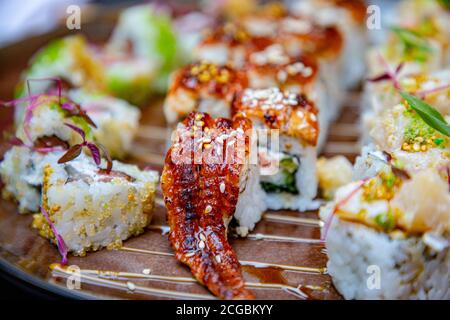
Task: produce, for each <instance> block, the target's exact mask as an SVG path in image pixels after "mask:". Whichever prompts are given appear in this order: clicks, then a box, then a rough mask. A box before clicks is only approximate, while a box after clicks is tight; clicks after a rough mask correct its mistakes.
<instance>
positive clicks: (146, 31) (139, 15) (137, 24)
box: [105, 4, 180, 95]
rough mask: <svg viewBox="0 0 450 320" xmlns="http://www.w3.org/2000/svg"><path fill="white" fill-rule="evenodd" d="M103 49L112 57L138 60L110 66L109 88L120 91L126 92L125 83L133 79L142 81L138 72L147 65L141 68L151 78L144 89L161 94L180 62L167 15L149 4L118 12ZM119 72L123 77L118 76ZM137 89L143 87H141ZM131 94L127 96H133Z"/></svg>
mask: <svg viewBox="0 0 450 320" xmlns="http://www.w3.org/2000/svg"><path fill="white" fill-rule="evenodd" d="M105 50H106V51H107V53H110V54H113V55H119V56H125V57H128V58H129V59H131V60H134V59H137V61H135V62H130V63H129V64H128V63H126V64H125V65H123V64H119V65H117V64H116V65H114V64H113V65H112V67H111V69H110V70H109V76H111V77H112V79H109V81H110V83H109V84H110V87H111V86H112V87H113V88H116V89H118V90H119V91H123V90H125V91H127V90H126V87H127V85H128V80H132V83H133V82H135V81H137V80H136V78H137V79H142V71H143V69H141V70H139V69H140V68H142V66H143V65H145V63H148V64H147V65H146V66H145V68H144V69H145V70H147V71H149V74H148V77H152V76H154V78H153V81H152V82H151V83H147V85H148V86H147V88H148V89H151V88H153V89H155V90H158V91H162V92H164V91H165V90H166V88H167V78H168V76H169V73H170V72H171V71H172V70H173V69H174V68H175V67H176V66H177V64H178V63H179V60H180V58H179V57H178V44H177V38H176V34H175V31H174V29H173V26H172V21H171V17H170V14H169V13H168V12H166V11H164V10H159V9H158V8H157V7H156V6H153V5H149V4H143V5H136V6H132V7H130V8H128V9H126V10H124V11H123V12H122V13H121V15H120V17H119V21H118V23H117V25H116V27H115V29H114V30H113V34H112V36H111V38H110V39H109V41H108V43H107V45H106V48H105ZM123 66H125V67H126V68H123ZM122 69H123V70H124V71H123V72H124V73H125V74H123V75H121V74H120V73H121V70H122ZM139 71H141V72H139ZM133 75H134V76H133ZM133 78H134V79H135V80H134V81H133ZM114 81H116V83H114ZM142 81H144V80H142ZM113 84H115V85H116V86H117V87H115V86H114V85H113ZM123 85H125V88H123V87H122V86H123ZM142 85H143V83H142ZM138 87H139V88H142V87H141V85H139V86H138ZM132 92H133V91H131V92H128V94H129V95H132Z"/></svg>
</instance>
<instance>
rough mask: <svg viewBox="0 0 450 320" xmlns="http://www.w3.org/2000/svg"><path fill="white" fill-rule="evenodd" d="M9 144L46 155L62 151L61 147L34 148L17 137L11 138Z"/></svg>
mask: <svg viewBox="0 0 450 320" xmlns="http://www.w3.org/2000/svg"><path fill="white" fill-rule="evenodd" d="M8 142H9V144H10V145H12V146H16V147H26V148H28V149H30V150H32V151H36V152H40V153H48V152H54V151H60V150H63V148H62V147H61V146H56V147H45V148H36V147H34V146H32V145H29V144H26V143H25V142H23V141H22V139H20V138H19V137H16V136H13V137H12V138H11V139H10V140H9V141H8Z"/></svg>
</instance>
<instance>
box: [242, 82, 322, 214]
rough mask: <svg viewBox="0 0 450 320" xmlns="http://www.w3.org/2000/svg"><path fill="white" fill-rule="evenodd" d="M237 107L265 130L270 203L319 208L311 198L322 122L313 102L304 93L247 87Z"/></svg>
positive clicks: (264, 179)
mask: <svg viewBox="0 0 450 320" xmlns="http://www.w3.org/2000/svg"><path fill="white" fill-rule="evenodd" d="M233 112H234V114H236V115H238V114H242V115H244V116H245V117H247V118H249V119H250V120H251V121H252V123H253V128H254V129H256V130H260V132H261V135H259V136H258V138H259V141H258V147H259V149H258V157H259V164H260V171H261V179H260V180H261V186H262V188H263V190H264V192H265V200H266V204H267V207H268V208H269V209H274V210H278V209H292V210H308V209H312V208H317V203H316V202H315V201H314V200H313V199H314V198H315V196H316V194H317V176H316V158H317V147H316V146H317V139H318V136H319V124H318V118H317V109H316V107H315V106H314V104H313V103H312V102H310V101H309V100H308V99H307V97H306V96H304V95H298V94H294V93H289V92H283V91H281V90H280V89H278V88H269V89H260V90H255V89H246V90H244V91H243V92H242V93H240V94H239V95H238V96H237V98H236V100H235V102H234V104H233ZM265 130H266V131H265ZM267 130H269V132H270V133H272V132H271V131H272V130H277V131H276V132H278V133H279V141H272V138H273V136H272V135H271V139H270V141H268V140H269V139H267V137H266V134H267ZM275 134H276V133H274V135H275ZM274 169H275V170H274Z"/></svg>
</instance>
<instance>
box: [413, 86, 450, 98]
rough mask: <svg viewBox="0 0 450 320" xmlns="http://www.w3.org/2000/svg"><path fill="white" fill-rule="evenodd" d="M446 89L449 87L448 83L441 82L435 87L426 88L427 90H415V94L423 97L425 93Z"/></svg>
mask: <svg viewBox="0 0 450 320" xmlns="http://www.w3.org/2000/svg"><path fill="white" fill-rule="evenodd" d="M447 89H450V83H447V84H443V85H441V86H437V87H435V88H431V89H428V90H420V91H416V93H415V95H416V96H418V97H419V98H421V99H425V97H426V96H427V95H430V94H433V93H436V92H439V91H443V90H447Z"/></svg>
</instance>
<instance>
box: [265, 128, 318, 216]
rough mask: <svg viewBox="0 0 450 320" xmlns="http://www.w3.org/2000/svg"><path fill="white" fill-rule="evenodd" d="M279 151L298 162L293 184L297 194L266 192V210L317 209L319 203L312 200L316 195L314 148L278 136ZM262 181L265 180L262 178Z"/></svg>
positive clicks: (316, 180)
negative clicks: (293, 157)
mask: <svg viewBox="0 0 450 320" xmlns="http://www.w3.org/2000/svg"><path fill="white" fill-rule="evenodd" d="M287 146H289V148H288V147H287ZM287 150H288V151H287ZM280 151H281V152H283V153H286V154H289V155H292V156H295V157H297V159H298V160H299V167H298V170H297V172H296V173H295V183H296V187H297V190H298V191H299V194H291V193H288V192H266V198H265V201H266V204H267V207H268V209H272V210H280V209H290V210H300V211H305V210H314V209H317V208H318V207H319V205H320V203H319V202H318V201H315V200H313V199H314V198H315V197H316V195H317V186H318V179H317V168H316V161H317V150H316V148H315V147H312V146H306V147H305V146H303V145H301V144H300V143H299V141H298V140H296V139H294V138H291V137H287V136H280ZM262 179H265V178H264V176H263V177H262Z"/></svg>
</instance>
